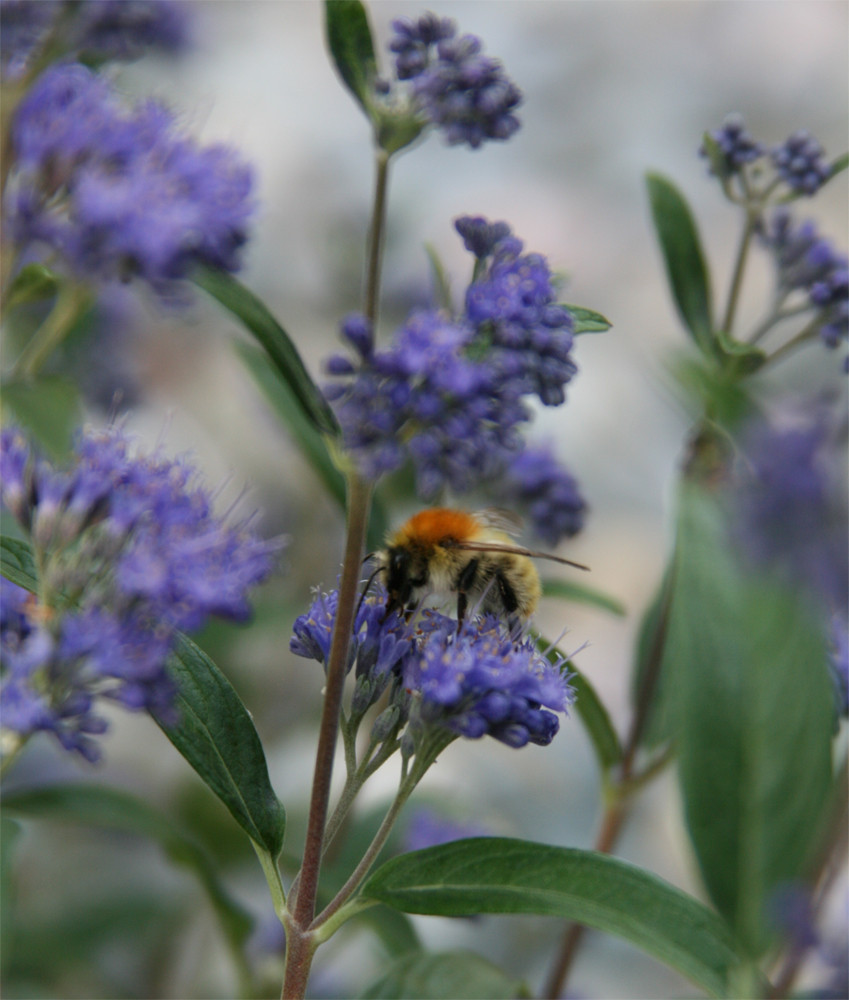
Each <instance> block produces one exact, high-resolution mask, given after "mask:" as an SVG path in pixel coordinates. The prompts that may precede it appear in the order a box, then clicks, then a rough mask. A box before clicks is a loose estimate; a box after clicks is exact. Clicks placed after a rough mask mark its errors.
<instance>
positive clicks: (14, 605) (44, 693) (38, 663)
mask: <svg viewBox="0 0 849 1000" xmlns="http://www.w3.org/2000/svg"><path fill="white" fill-rule="evenodd" d="M0 476H2V487H0V499H2V503H3V506H4V507H5V508H6V509H7V510H8V511H9V512H10V513H11V514H12V515H14V517H15V518H16V519H17V521H18V522H19V524H20V525H21V527H22V528H23V530H24V531H25V532H26V534H27V535H29V537H30V538H31V540H32V544H33V550H34V553H35V565H36V567H37V570H38V594H37V595H33V594H28V593H26V592H24V591H21V590H20V588H17V587H14V585H12V584H6V583H4V587H6V588H12V589H8V590H7V592H6V593H5V595H4V596H8V598H9V604H8V606H7V608H6V610H7V611H8V614H6V613H5V612H4V619H3V627H4V630H3V640H2V649H3V661H4V667H3V674H2V687H0V707H2V724H3V727H4V729H5V730H7V731H11V732H12V733H15V734H17V736H18V737H20V738H26V737H28V736H29V735H31V734H32V733H34V732H37V731H40V730H46V731H50V732H53V733H54V734H55V735H56V736H57V737H58V739H59V740H60V742H61V743H62V745H63V746H64V747H65V748H66V749H69V750H75V751H77V752H79V753H80V754H82V755H83V756H84V757H86V758H88V759H90V760H94V759H96V758H97V757H98V756H99V752H100V751H99V746H98V744H97V742H96V741H95V740H94V739H93V736H94V735H96V734H98V733H101V732H103V730H104V729H105V723H104V721H103V719H102V717H100V716H98V715H97V714H96V712H95V703H96V701H97V699H99V698H109V699H111V700H113V701H117V702H119V703H120V704H122V705H123V706H125V707H126V708H130V709H148V710H151V711H154V712H156V713H159V714H164V713H166V712H167V711H168V709H169V706H170V704H171V700H172V694H173V692H172V685H171V682H170V680H169V678H168V675H167V673H166V670H165V662H166V659H167V657H168V655H169V654H170V652H171V649H172V647H173V644H174V641H175V638H176V631H177V630H178V629H184V630H195V629H198V628H200V627H201V626H202V625H203V624H204V623H205V622H206V621H207V619H208V618H209V616H211V615H218V616H222V617H226V618H231V619H234V620H236V621H242V620H245V619H246V618H247V617H248V615H249V612H250V608H249V605H248V600H247V595H248V591H249V590H250V589H251V588H252V587H253V586H255V585H256V584H258V583H259V582H260V581H261V580H263V579H264V578H265V577H266V576H267V575H268V574H269V573H270V571H271V569H272V567H273V562H274V558H273V546H272V545H270V544H269V543H267V542H264V541H262V540H260V539H259V538H257V537H256V536H255V535H254V534H253V533H252V532H251V531H250V530H249V528H248V526H247V524H241V525H234V526H232V527H231V526H228V525H226V524H225V523H224V522H223V521H222V520H221V519H220V518H218V517H216V516H215V514H214V513H213V510H212V499H211V496H210V494H209V493H208V491H207V490H205V489H204V488H203V487H202V486H200V485H198V484H197V483H196V482H195V479H196V476H195V473H194V471H193V469H192V467H191V466H190V465H189V464H188V463H187V462H185V461H175V460H171V459H167V458H165V457H163V456H161V455H151V456H142V455H134V454H133V452H132V449H131V445H130V441H129V440H128V438H127V437H126V436H125V435H124V434H123V433H122V432H120V431H119V430H116V429H112V430H110V431H107V432H102V433H88V434H85V435H84V436H82V437H81V438H80V439H79V441H78V444H77V448H76V453H75V457H74V463H73V465H72V467H71V468H70V469H68V470H60V469H56V468H53V467H52V466H51V465H49V464H48V463H47V462H46V461H44V460H41V459H39V458H38V457H37V456H36V455H35V454H34V453H33V451H32V449H31V448H30V446H29V444H28V443H27V441H26V439H25V438H24V437H23V435H22V434H21V433H20V432H19V431H18V430H16V429H14V428H9V429H6V430H4V431H3V433H2V437H0ZM4 603H5V602H4Z"/></svg>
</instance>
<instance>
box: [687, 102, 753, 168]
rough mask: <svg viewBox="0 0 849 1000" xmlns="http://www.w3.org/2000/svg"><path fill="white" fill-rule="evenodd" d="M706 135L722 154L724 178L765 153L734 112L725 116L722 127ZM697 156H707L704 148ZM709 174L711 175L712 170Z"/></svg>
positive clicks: (738, 115)
mask: <svg viewBox="0 0 849 1000" xmlns="http://www.w3.org/2000/svg"><path fill="white" fill-rule="evenodd" d="M708 134H709V135H710V137H711V139H713V141H714V142H715V143H716V145H717V146H718V147H719V151H720V153H722V156H723V162H722V170H723V171H724V174H725V176H729V175H731V174H736V173H737V172H738V171H739V170H740V168H741V167H742V166H743V165H744V164H746V163H751V162H752V161H753V160H757V159H759V158H760V157H761V156H763V155H764V153H765V152H766V149H765V147H764V146H763V145H762V143H760V142H756V141H755V139H754V138H753V137H752V135H751V133H750V132H749V130H748V129H747V128H746V125H745V123H744V121H743V116H742V115H740V114H738V113H736V112H735V113H732V114H730V115H726V117H725V120H724V121H723V123H722V126H721V127H720V128H718V129H715V130H714V131H713V132H709V133H708ZM699 154H700V155H701V156H707V150H706V149H705V147H704V146H702V147H701V149H700V150H699ZM711 173H713V169H712V168H711Z"/></svg>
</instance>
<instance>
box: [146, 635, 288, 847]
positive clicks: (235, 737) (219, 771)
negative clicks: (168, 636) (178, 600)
mask: <svg viewBox="0 0 849 1000" xmlns="http://www.w3.org/2000/svg"><path fill="white" fill-rule="evenodd" d="M169 672H170V674H171V677H172V679H173V680H174V682H175V683H176V685H177V691H178V694H177V704H176V708H177V711H178V713H179V717H178V719H177V721H176V722H173V721H171V720H169V719H166V718H163V717H159V718H157V719H156V721H157V723H158V724H159V726H160V727H161V729H162V730H163V732H164V733H165V735H166V736H167V737H168V739H169V740H171V742H172V743H173V744H174V746H175V747H176V748H177V750H179V752H180V753H181V754H182V755H183V757H185V758H186V760H187V761H188V762H189V764H191V765H192V767H193V768H194V769H195V771H197V773H198V774H199V775H200V777H201V778H202V779H203V780H204V782H206V784H207V785H208V786H209V787H210V788H211V789H212V791H213V792H215V794H216V795H217V796H218V798H219V799H221V801H222V802H223V803H224V805H225V806H227V808H228V809H229V810H230V813H231V814H232V816H233V818H234V819H235V820H236V822H237V823H238V824H239V825H240V826H241V827H242V829H243V830H244V831H245V832H246V833H247V834H248V836H249V837H250V838H251V839H252V840H253V841H254V843H256V844H257V845H258V846H259V847H261V848H262V849H263V850H265V851H267V852H268V854H269V855H270V856H271V857H272V858H276V857H277V856H278V855H279V853H280V849H281V848H282V846H283V834H284V830H285V822H286V818H285V813H284V811H283V806H282V805H281V803H280V801H279V800H278V798H277V796H276V795H275V794H274V790H273V789H272V787H271V782H270V780H269V777H268V765H267V764H266V760H265V754H264V753H263V749H262V744H261V743H260V739H259V736H258V735H257V732H256V729H255V728H254V724H253V720H252V719H251V716H250V713H249V712H248V710H247V709H246V708H245V706H244V704H243V703H242V701H241V699H240V698H239V696H238V694H236V691H235V689H234V688H233V686H232V684H230V682H229V681H228V680H227V678H226V677H225V676H224V675H223V674H222V673H221V671H220V670H219V669H218V668H217V667H216V666H215V664H214V663H213V662H212V660H211V659H210V658H209V657H208V656H207V655H206V653H204V652H203V650H202V649H200V648H199V647H198V646H196V645H195V644H194V643H193V642H192V641H191V639H189V638H187V637H186V636H180V637H179V638H178V642H177V646H176V649H175V652H174V654H173V655H172V657H171V659H170V661H169Z"/></svg>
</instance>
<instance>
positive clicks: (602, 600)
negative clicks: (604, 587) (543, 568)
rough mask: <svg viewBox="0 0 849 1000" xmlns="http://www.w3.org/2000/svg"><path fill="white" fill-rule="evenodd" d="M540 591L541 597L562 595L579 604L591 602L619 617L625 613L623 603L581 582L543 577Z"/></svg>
mask: <svg viewBox="0 0 849 1000" xmlns="http://www.w3.org/2000/svg"><path fill="white" fill-rule="evenodd" d="M542 593H543V597H562V598H564V599H565V600H567V601H577V602H578V603H579V604H592V605H593V606H594V607H596V608H602V609H603V610H604V611H609V612H610V613H611V614H612V615H618V616H619V617H620V618H621V617H623V616H624V615H625V605H624V604H623V603H622V602H621V601H619V600H617V599H616V598H615V597H611V596H610V594H605V593H603V592H602V591H601V590H596V588H595V587H587V586H585V585H584V584H582V583H572V582H571V581H569V580H552V579H545V580H543V581H542Z"/></svg>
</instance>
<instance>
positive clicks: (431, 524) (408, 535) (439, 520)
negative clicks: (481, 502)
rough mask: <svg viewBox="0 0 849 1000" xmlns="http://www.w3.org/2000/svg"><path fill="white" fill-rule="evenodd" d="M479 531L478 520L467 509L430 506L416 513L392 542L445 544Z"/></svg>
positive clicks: (425, 546)
mask: <svg viewBox="0 0 849 1000" xmlns="http://www.w3.org/2000/svg"><path fill="white" fill-rule="evenodd" d="M477 531H478V521H477V519H476V518H475V517H474V515H472V514H470V513H468V511H465V510H452V509H451V508H450V507H429V508H427V509H426V510H420V511H419V512H418V514H414V515H413V516H412V517H411V518H410V520H409V521H407V523H406V524H405V525H403V526H402V527H401V528H400V529H399V530H398V531H397V532H396V533H395V535H394V536H393V538H392V543H393V544H396V545H397V544H399V543H402V542H406V543H408V544H414V545H416V546H418V547H420V548H428V549H429V548H432V547H433V546H435V545H444V544H445V543H446V542H447V541H456V542H461V541H467V540H468V539H470V538H473V537H474V535H475V534H476V533H477Z"/></svg>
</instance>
